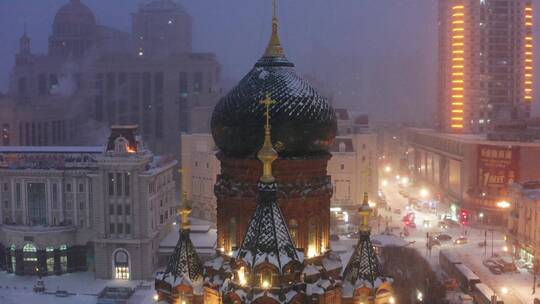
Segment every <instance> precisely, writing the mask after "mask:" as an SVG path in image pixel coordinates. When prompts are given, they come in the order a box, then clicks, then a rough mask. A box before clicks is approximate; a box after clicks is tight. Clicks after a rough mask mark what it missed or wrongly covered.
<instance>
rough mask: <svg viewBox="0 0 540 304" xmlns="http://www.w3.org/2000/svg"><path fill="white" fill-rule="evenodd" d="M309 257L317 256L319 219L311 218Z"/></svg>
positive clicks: (309, 225) (309, 226)
mask: <svg viewBox="0 0 540 304" xmlns="http://www.w3.org/2000/svg"><path fill="white" fill-rule="evenodd" d="M307 248H308V252H307V253H308V257H314V256H316V255H317V218H316V217H311V218H310V219H309V224H308V246H307Z"/></svg>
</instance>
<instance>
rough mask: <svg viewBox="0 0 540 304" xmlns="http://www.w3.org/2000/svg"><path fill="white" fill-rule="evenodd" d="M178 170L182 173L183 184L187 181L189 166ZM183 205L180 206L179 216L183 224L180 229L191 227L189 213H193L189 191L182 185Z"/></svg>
mask: <svg viewBox="0 0 540 304" xmlns="http://www.w3.org/2000/svg"><path fill="white" fill-rule="evenodd" d="M178 172H179V173H180V174H182V184H183V183H184V181H185V177H186V174H187V172H188V170H187V168H180V169H178ZM182 188H183V189H182V190H183V191H182V206H181V207H179V208H178V216H180V220H181V225H180V229H183V230H185V229H189V227H190V225H189V214H190V213H191V206H190V205H189V200H188V193H187V191H186V189H185V188H184V187H182Z"/></svg>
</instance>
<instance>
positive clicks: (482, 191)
mask: <svg viewBox="0 0 540 304" xmlns="http://www.w3.org/2000/svg"><path fill="white" fill-rule="evenodd" d="M485 138H486V137H485V136H484V135H480V134H478V135H475V134H445V133H438V132H436V131H433V130H427V129H408V130H407V131H406V140H407V143H408V145H409V148H408V151H407V152H408V153H407V159H408V168H409V175H410V176H411V177H412V178H413V179H414V183H415V184H416V185H422V186H426V187H431V188H432V191H431V193H432V196H433V198H434V199H437V200H439V201H441V203H442V205H441V206H440V209H441V210H440V212H443V213H448V214H450V215H452V216H453V217H455V218H456V219H458V218H459V217H460V214H461V213H462V212H465V213H464V214H463V215H464V216H466V217H467V218H466V219H465V220H472V221H480V222H483V223H486V224H488V223H492V224H493V223H497V224H502V223H504V222H505V214H506V210H504V209H503V208H500V207H499V206H498V203H500V202H502V201H508V200H509V196H510V193H509V186H510V185H511V184H513V183H515V182H517V183H519V182H527V181H531V180H538V179H540V164H539V163H538V161H537V159H538V155H540V142H507V141H489V140H486V139H485Z"/></svg>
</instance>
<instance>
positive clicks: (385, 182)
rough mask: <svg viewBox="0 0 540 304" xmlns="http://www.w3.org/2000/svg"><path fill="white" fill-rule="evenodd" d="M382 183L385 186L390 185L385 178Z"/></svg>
mask: <svg viewBox="0 0 540 304" xmlns="http://www.w3.org/2000/svg"><path fill="white" fill-rule="evenodd" d="M381 184H382V186H383V187H386V186H388V181H387V180H385V179H383V180H382V182H381Z"/></svg>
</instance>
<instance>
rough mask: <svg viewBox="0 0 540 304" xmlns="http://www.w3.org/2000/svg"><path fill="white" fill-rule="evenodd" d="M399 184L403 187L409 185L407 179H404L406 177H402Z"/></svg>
mask: <svg viewBox="0 0 540 304" xmlns="http://www.w3.org/2000/svg"><path fill="white" fill-rule="evenodd" d="M401 183H402V184H403V185H407V184H408V183H409V178H408V177H406V176H404V177H402V178H401Z"/></svg>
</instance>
